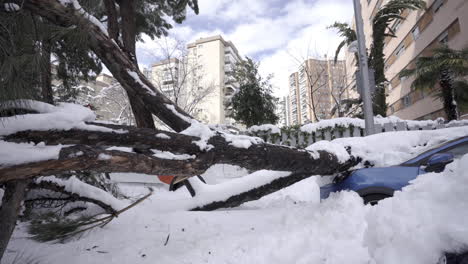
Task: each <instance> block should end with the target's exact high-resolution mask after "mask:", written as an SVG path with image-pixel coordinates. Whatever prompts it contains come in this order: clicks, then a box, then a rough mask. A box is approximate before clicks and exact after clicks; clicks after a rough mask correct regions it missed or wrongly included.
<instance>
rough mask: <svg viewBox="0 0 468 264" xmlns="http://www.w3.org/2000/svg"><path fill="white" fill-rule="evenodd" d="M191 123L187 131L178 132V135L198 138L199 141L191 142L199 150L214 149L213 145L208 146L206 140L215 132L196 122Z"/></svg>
mask: <svg viewBox="0 0 468 264" xmlns="http://www.w3.org/2000/svg"><path fill="white" fill-rule="evenodd" d="M174 111H175V110H174ZM193 121H194V122H192V124H191V125H190V126H189V127H188V128H187V129H185V130H184V131H182V132H180V134H184V135H187V136H193V137H198V138H200V140H196V141H193V142H192V143H193V144H195V145H197V146H198V147H199V148H200V150H206V151H208V150H210V149H212V148H214V146H213V145H211V144H208V140H210V138H211V137H212V136H214V135H215V132H214V131H213V130H211V129H210V128H209V127H208V126H206V125H204V124H202V123H199V122H198V121H195V120H193Z"/></svg>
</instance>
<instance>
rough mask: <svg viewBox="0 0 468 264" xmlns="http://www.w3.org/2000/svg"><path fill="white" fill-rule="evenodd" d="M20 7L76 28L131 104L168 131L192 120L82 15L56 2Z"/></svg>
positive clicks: (35, 0) (32, 1)
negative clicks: (138, 107)
mask: <svg viewBox="0 0 468 264" xmlns="http://www.w3.org/2000/svg"><path fill="white" fill-rule="evenodd" d="M23 8H25V9H27V10H29V11H31V12H32V13H33V14H36V15H39V16H41V17H43V18H45V19H47V20H49V21H50V22H51V23H53V24H55V25H58V26H63V27H70V26H73V25H74V26H79V27H80V28H82V29H83V31H84V32H87V34H88V37H89V46H90V48H91V49H92V50H93V52H94V53H95V54H96V55H97V56H98V57H99V58H100V59H101V61H102V62H103V63H104V64H105V65H106V67H107V68H108V69H109V71H110V72H111V73H112V75H113V76H114V78H115V79H117V81H118V82H119V83H120V84H121V85H122V87H123V88H124V89H125V90H126V91H127V93H128V95H129V96H133V97H134V98H135V102H136V103H137V104H138V105H140V106H143V107H145V108H146V109H147V110H148V111H149V112H151V113H152V114H154V115H155V116H157V117H158V118H159V119H160V120H161V121H162V122H164V123H165V124H167V125H168V126H169V127H170V128H172V129H174V130H175V131H177V132H180V131H182V130H184V129H186V128H188V127H189V126H190V125H191V123H192V120H193V118H192V117H191V116H190V115H189V114H187V113H186V112H185V111H183V110H182V109H180V108H179V107H178V106H177V105H175V104H174V103H173V102H171V101H170V100H169V99H168V98H166V97H165V96H164V95H163V94H162V93H161V92H159V91H157V89H155V87H154V86H153V85H152V84H151V82H150V81H148V80H147V79H146V78H145V76H144V75H143V74H142V73H141V72H140V70H139V69H138V67H137V65H135V63H134V61H133V60H132V58H130V57H129V56H128V54H127V53H126V52H124V51H123V50H122V49H121V48H120V47H119V45H118V44H117V43H116V42H115V41H114V40H113V39H111V38H110V37H109V36H108V32H107V31H105V32H104V31H102V30H101V27H100V26H99V25H98V24H96V23H93V22H92V21H91V20H90V19H89V18H88V16H87V15H86V14H82V13H81V11H80V10H76V9H74V8H73V6H72V5H67V6H65V5H62V4H61V3H60V2H59V1H57V0H26V1H24V2H23Z"/></svg>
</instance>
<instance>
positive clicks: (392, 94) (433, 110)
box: [346, 0, 468, 119]
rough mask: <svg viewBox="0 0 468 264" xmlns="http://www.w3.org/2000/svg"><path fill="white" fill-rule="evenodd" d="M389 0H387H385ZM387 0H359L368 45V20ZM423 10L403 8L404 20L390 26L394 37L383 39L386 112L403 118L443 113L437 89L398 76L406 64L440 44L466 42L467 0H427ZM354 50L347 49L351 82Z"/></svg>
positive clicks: (454, 45) (411, 64) (456, 45)
mask: <svg viewBox="0 0 468 264" xmlns="http://www.w3.org/2000/svg"><path fill="white" fill-rule="evenodd" d="M387 1H388V0H387ZM387 1H384V0H361V6H362V16H363V20H364V32H365V35H366V43H367V47H368V48H369V47H370V44H371V42H372V28H371V21H372V18H373V16H374V15H375V14H376V13H377V11H378V9H379V8H380V7H381V6H382V5H384V4H385V3H386V2H387ZM426 2H427V8H426V10H417V11H405V12H404V13H403V14H402V16H403V17H405V20H398V21H395V22H394V23H393V24H392V25H391V28H392V29H393V31H395V34H396V36H397V37H396V38H390V37H387V38H386V39H385V47H384V54H385V58H386V61H385V75H386V78H387V80H389V84H388V86H387V104H388V106H389V107H388V110H387V115H395V116H398V117H400V118H403V119H434V118H437V117H445V113H444V111H443V105H442V101H441V100H439V99H436V98H435V97H434V96H433V94H434V93H435V92H436V89H432V91H430V89H428V90H426V91H419V90H413V89H411V83H412V81H413V78H407V79H404V78H403V79H402V78H399V73H400V71H401V70H403V69H405V68H411V67H414V63H415V60H416V58H417V57H418V56H429V55H430V54H431V50H433V49H434V48H435V47H437V46H438V45H440V44H446V45H448V46H449V47H451V48H453V49H462V48H464V47H467V46H468V1H467V0H427V1H426ZM355 63H356V62H355V59H354V54H353V53H351V52H347V54H346V66H347V68H348V71H349V72H350V74H349V76H348V80H347V82H348V84H350V85H351V86H352V85H353V82H354V80H353V77H354V72H355V69H356V67H355Z"/></svg>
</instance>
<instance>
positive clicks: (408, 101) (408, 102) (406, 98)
mask: <svg viewBox="0 0 468 264" xmlns="http://www.w3.org/2000/svg"><path fill="white" fill-rule="evenodd" d="M402 101H403V105H404V106H405V107H408V106H410V105H411V97H410V96H409V95H405V96H404V97H403V98H402Z"/></svg>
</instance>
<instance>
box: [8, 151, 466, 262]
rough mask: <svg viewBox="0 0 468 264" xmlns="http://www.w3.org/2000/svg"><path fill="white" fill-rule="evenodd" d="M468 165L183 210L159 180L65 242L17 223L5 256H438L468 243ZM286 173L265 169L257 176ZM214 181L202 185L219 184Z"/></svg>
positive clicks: (304, 185)
mask: <svg viewBox="0 0 468 264" xmlns="http://www.w3.org/2000/svg"><path fill="white" fill-rule="evenodd" d="M467 170H468V156H465V157H463V159H462V160H460V161H455V162H454V163H453V164H450V165H449V166H448V168H447V170H446V171H445V172H444V173H441V174H436V173H430V174H424V175H421V176H420V177H418V178H417V179H416V180H414V181H412V182H411V184H410V185H409V186H407V187H406V188H404V189H403V190H402V191H401V192H396V193H395V197H394V198H391V199H386V200H384V201H381V202H380V203H379V204H378V205H376V206H373V207H372V206H368V205H367V206H365V205H364V204H363V202H362V199H361V198H360V197H359V196H358V195H357V194H355V193H353V192H340V193H335V194H332V195H331V196H330V198H328V199H326V200H324V201H322V202H319V195H318V185H317V180H316V178H314V177H312V178H309V179H307V180H304V181H301V182H299V183H296V184H294V185H292V186H290V187H288V188H286V189H283V190H281V191H280V192H276V193H273V194H270V195H268V196H265V197H263V198H262V199H260V200H257V201H253V202H249V203H246V204H244V205H243V206H241V207H238V208H235V209H229V210H218V211H213V212H191V211H184V210H181V209H183V208H184V206H181V205H185V206H187V205H190V204H193V199H192V198H190V195H189V194H188V193H187V191H186V190H183V189H180V190H177V191H176V192H169V191H167V188H163V187H158V186H157V185H156V186H154V188H155V192H154V194H153V195H152V196H151V197H150V198H149V199H148V200H145V201H144V202H143V203H141V204H139V205H138V206H136V207H135V208H132V209H130V210H129V211H127V212H125V213H123V214H122V215H120V216H119V217H118V218H117V219H115V220H114V221H112V222H111V223H109V224H108V225H106V226H105V227H104V228H97V229H94V230H92V231H91V232H88V233H86V234H84V235H83V236H82V237H81V238H80V239H78V240H74V241H70V242H68V243H66V244H52V243H43V244H41V243H38V242H35V241H32V240H30V239H27V238H26V237H27V234H26V232H25V230H26V227H27V225H26V224H24V223H20V224H19V225H18V227H17V228H16V230H15V233H14V235H13V239H12V241H11V243H10V245H9V247H8V250H7V253H6V261H7V263H9V262H8V261H9V260H11V259H13V258H14V257H15V255H16V253H15V252H22V253H24V254H25V255H27V256H34V257H37V258H38V259H40V260H41V261H42V262H44V263H50V264H55V263H57V264H58V263H63V262H64V261H66V262H67V263H70V264H73V263H89V264H92V263H137V264H138V263H154V262H155V261H156V262H158V263H165V264H172V263H174V264H175V263H216V264H222V263H258V264H263V263H265V264H266V263H268V264H270V263H272V264H276V263H278V264H282V263H308V264H309V263H311V264H314V263H331V264H334V263H351V264H394V263H401V264H427V263H436V262H437V260H438V258H439V257H440V255H441V254H442V252H453V251H457V250H462V249H466V248H467V246H468V233H467V232H468V227H467V226H466V219H468V203H466V200H465V199H462V197H465V196H466V193H467V191H468V187H467V186H468V174H466V173H465V172H466V171H467ZM280 174H281V173H277V172H268V171H263V172H261V173H260V175H256V176H261V177H262V176H263V177H264V178H269V177H278V176H280ZM236 180H239V178H235V179H233V181H236ZM122 187H123V188H122V189H123V190H126V191H127V192H128V193H132V194H133V195H138V196H141V195H143V194H145V193H147V190H146V189H145V188H143V187H138V186H133V185H132V186H122ZM197 187H199V186H197ZM208 187H213V186H208ZM208 187H207V188H206V189H204V190H206V191H208V190H212V191H215V190H214V189H211V188H208ZM226 187H227V184H226ZM213 188H215V187H213ZM198 190H199V188H198ZM206 195H207V196H208V195H211V196H214V193H211V194H206ZM204 197H206V196H204ZM199 199H201V198H199ZM168 237H169V239H168ZM166 240H167V243H166ZM97 251H101V252H106V253H99V252H97Z"/></svg>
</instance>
